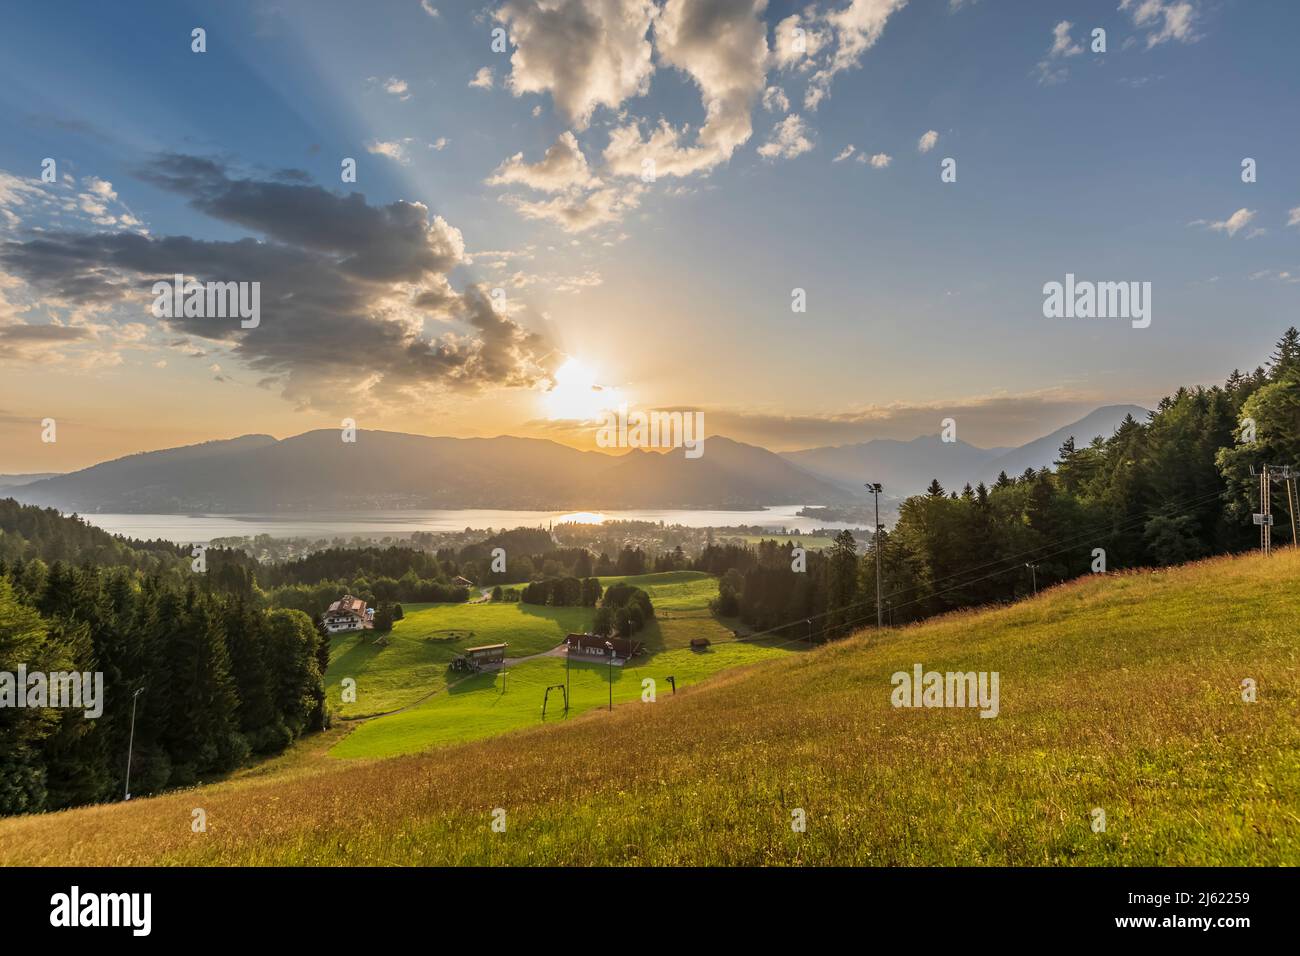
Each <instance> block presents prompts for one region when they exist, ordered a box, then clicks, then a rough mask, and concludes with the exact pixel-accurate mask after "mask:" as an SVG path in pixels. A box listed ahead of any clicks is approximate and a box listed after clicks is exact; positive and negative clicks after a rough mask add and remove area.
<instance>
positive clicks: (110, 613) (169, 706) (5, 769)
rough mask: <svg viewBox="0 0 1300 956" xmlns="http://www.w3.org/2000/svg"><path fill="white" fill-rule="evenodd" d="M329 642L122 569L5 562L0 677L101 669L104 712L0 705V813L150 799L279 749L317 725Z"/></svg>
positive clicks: (305, 624) (298, 621) (241, 605)
mask: <svg viewBox="0 0 1300 956" xmlns="http://www.w3.org/2000/svg"><path fill="white" fill-rule="evenodd" d="M328 649H329V645H328V641H327V640H326V639H325V638H324V636H323V634H321V633H320V632H319V631H318V629H317V628H316V626H315V625H314V624H313V623H312V620H311V619H310V618H309V617H307V615H305V614H302V613H301V612H299V611H287V610H263V609H258V608H255V607H253V606H251V605H249V604H248V603H246V602H244V601H243V600H241V599H239V598H236V597H231V596H225V595H217V594H213V593H210V592H207V591H203V590H200V589H198V588H197V587H196V586H195V585H194V583H192V582H191V583H188V584H184V585H178V584H174V583H169V582H167V581H165V580H164V579H163V578H162V577H160V576H159V575H155V574H149V575H146V574H143V573H142V572H140V571H137V570H135V569H133V568H131V567H129V566H119V567H110V568H98V567H94V566H92V565H89V564H87V565H84V566H82V567H75V566H73V565H70V564H68V563H66V562H64V561H55V562H54V563H53V564H50V565H47V564H46V563H45V562H44V561H43V560H41V559H39V558H34V559H31V560H22V559H19V560H17V561H14V562H12V563H10V562H6V561H0V672H8V673H11V674H12V673H15V672H17V671H18V669H19V667H20V666H21V667H23V668H25V669H26V670H27V671H28V672H29V673H30V672H33V671H42V672H46V673H50V672H68V671H76V672H86V673H89V672H100V673H102V674H103V694H104V700H103V702H102V703H103V713H102V715H101V716H99V717H98V718H95V719H87V718H86V717H85V715H84V712H83V711H81V710H75V709H62V710H55V709H33V708H30V707H15V706H7V707H2V708H0V813H23V812H35V811H40V810H57V809H60V808H62V807H69V806H75V805H77V804H82V803H91V802H95V801H99V800H105V799H109V798H111V797H115V796H117V795H119V794H120V793H121V788H122V786H123V780H124V777H125V763H126V759H127V749H128V748H127V744H128V736H129V734H130V733H131V726H130V721H131V714H132V707H131V702H132V698H133V697H134V695H135V693H136V691H140V694H139V697H138V698H137V699H136V701H135V702H136V708H135V711H136V713H135V733H134V747H133V752H134V756H133V759H132V763H131V787H132V790H133V791H134V792H136V793H151V792H155V791H157V790H162V789H165V788H167V787H174V786H183V785H186V784H191V783H194V782H195V781H197V780H200V779H203V778H204V777H208V776H211V775H215V774H220V773H223V772H225V771H228V770H231V769H233V768H235V767H238V766H240V765H241V764H242V763H244V762H245V761H247V760H248V758H249V757H250V756H253V755H268V754H273V753H277V752H279V751H280V750H283V749H284V748H285V747H286V746H288V744H289V743H291V742H292V741H293V740H294V739H296V738H297V737H298V736H299V735H301V734H302V733H304V732H306V731H308V730H311V729H316V728H319V727H321V726H322V725H323V724H324V722H325V720H326V711H325V697H324V682H323V674H324V669H325V667H326V665H327V664H328Z"/></svg>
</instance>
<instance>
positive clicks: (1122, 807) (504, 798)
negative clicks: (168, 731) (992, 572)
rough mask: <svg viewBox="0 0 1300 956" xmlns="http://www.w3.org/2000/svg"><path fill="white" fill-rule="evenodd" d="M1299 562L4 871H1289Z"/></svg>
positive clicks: (173, 801) (1148, 592) (49, 830)
mask: <svg viewBox="0 0 1300 956" xmlns="http://www.w3.org/2000/svg"><path fill="white" fill-rule="evenodd" d="M1297 575H1300V554H1296V553H1295V552H1279V553H1278V554H1277V555H1275V556H1274V557H1273V558H1272V559H1270V560H1267V561H1266V560H1264V559H1261V558H1259V557H1254V556H1251V557H1244V558H1224V559H1216V560H1212V561H1206V562H1202V563H1199V564H1195V565H1190V566H1187V567H1183V568H1176V569H1171V570H1167V571H1160V572H1149V573H1134V574H1126V575H1118V576H1094V577H1089V578H1086V579H1083V580H1080V581H1077V582H1074V583H1072V584H1069V585H1065V586H1062V587H1059V588H1055V589H1052V590H1051V591H1048V592H1045V593H1044V594H1043V595H1041V596H1040V597H1038V598H1037V599H1034V600H1032V601H1027V602H1024V603H1022V604H1019V605H1015V606H1012V607H1008V608H1002V609H996V610H989V611H980V612H969V613H963V614H957V615H953V616H950V617H946V618H943V619H939V620H935V621H931V622H928V623H925V624H921V625H917V626H913V627H909V628H905V629H901V630H895V631H886V632H884V633H882V634H873V633H871V632H863V633H861V634H859V635H857V636H855V637H854V638H851V639H849V640H847V641H844V642H841V643H839V644H835V645H830V646H827V647H825V648H822V649H820V650H817V651H814V652H811V653H808V654H803V655H799V656H798V657H796V658H783V659H780V660H775V661H771V662H768V663H763V664H758V665H754V666H752V667H749V668H742V669H740V670H737V671H731V672H728V673H726V674H723V675H720V676H719V677H717V678H715V679H713V680H712V681H709V682H706V683H704V684H702V685H700V686H698V687H695V688H692V689H689V690H686V691H684V692H682V693H679V694H677V695H676V696H675V697H673V696H669V695H663V694H661V695H660V696H659V698H658V702H657V703H654V704H629V705H625V706H623V707H620V708H617V709H615V710H614V711H613V712H612V713H605V712H599V711H597V712H593V713H591V714H589V715H587V716H585V717H582V718H579V719H577V720H574V721H571V722H569V723H567V724H566V725H564V726H562V727H539V728H536V729H533V730H526V731H520V732H516V733H513V734H508V735H505V736H502V737H497V738H494V739H490V740H483V741H478V742H474V743H468V744H464V745H458V746H453V747H449V748H445V749H440V750H438V751H436V752H434V753H431V754H425V755H416V756H411V757H401V758H395V759H390V760H381V761H374V762H368V763H351V762H349V763H347V764H346V765H345V767H344V768H343V769H327V770H319V771H316V770H313V771H304V772H301V773H298V774H297V775H285V776H282V777H278V778H262V779H248V780H241V781H235V782H229V783H225V784H220V785H217V786H214V787H210V788H206V789H203V790H200V791H196V792H188V793H179V794H172V795H167V796H162V797H158V798H152V799H146V800H139V801H133V802H132V803H130V804H117V805H112V806H104V807H94V808H88V809H81V810H73V811H67V812H63V813H56V814H49V815H45V816H42V817H34V818H27V819H13V820H7V821H0V859H2V861H3V862H6V863H77V864H110V863H119V864H121V863H126V864H131V863H136V864H143V863H162V862H166V863H243V864H269V863H298V864H333V863H349V864H354V865H357V864H374V863H413V864H442V863H517V864H539V863H570V864H574V863H664V864H666V863H711V864H764V863H804V864H830V863H837V864H877V865H883V864H922V863H931V864H972V863H985V864H988V863H1009V864H1079V863H1081V864H1119V865H1134V864H1147V865H1152V864H1283V863H1290V864H1296V863H1300V811H1298V808H1297V797H1296V794H1297V793H1300V706H1297V703H1298V701H1300V654H1298V653H1297V650H1298V645H1300V636H1298V635H1297V628H1296V626H1295V624H1296V621H1297V619H1300V595H1297V594H1296V591H1295V588H1294V584H1293V582H1294V581H1295V579H1296V577H1297ZM916 663H920V664H923V665H924V666H925V668H926V669H927V670H929V669H933V670H938V671H947V670H963V671H964V670H977V671H998V672H999V673H1000V675H1001V682H1000V690H1001V695H1000V714H999V716H998V717H997V718H996V719H988V720H986V719H981V718H980V716H979V714H978V712H977V711H975V710H968V709H943V710H941V709H928V710H906V709H895V708H894V707H892V706H891V704H890V693H891V690H892V688H891V684H890V676H891V674H893V673H894V672H896V671H900V670H901V671H910V670H911V669H912V667H913V665H914V664H916ZM1243 678H1251V679H1252V680H1254V681H1256V682H1257V685H1258V700H1257V701H1255V702H1253V703H1246V702H1244V701H1243V700H1242V696H1241V693H1240V691H1239V689H1238V688H1239V686H1240V683H1241V681H1242V680H1243ZM195 806H201V807H203V808H204V809H205V810H206V811H207V820H208V832H206V833H203V834H195V833H192V832H191V830H190V819H191V816H190V812H191V809H192V808H193V807H195ZM498 807H500V808H504V809H505V810H506V812H507V832H506V833H494V832H492V830H491V828H490V822H491V819H492V817H491V814H492V811H493V810H494V808H498ZM1094 808H1100V809H1102V810H1104V811H1105V814H1106V821H1107V826H1106V829H1105V831H1104V832H1093V831H1092V829H1091V827H1090V825H1089V821H1090V813H1091V811H1092V810H1093V809H1094ZM796 809H801V810H803V811H804V812H805V813H806V815H807V830H806V832H802V833H799V832H795V831H794V830H793V829H792V827H791V819H792V817H791V814H792V811H794V810H796Z"/></svg>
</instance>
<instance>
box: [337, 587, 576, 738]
mask: <svg viewBox="0 0 1300 956" xmlns="http://www.w3.org/2000/svg"><path fill="white" fill-rule="evenodd" d="M402 610H403V611H404V612H405V615H406V616H405V617H403V618H402V620H400V621H397V622H396V623H395V624H394V625H393V629H392V631H391V632H390V633H389V634H388V635H387V638H388V641H387V643H386V644H377V643H375V637H376V635H375V632H374V631H361V632H359V633H344V634H336V635H335V636H334V637H333V639H332V640H331V641H330V666H329V670H328V671H327V672H326V675H325V692H326V694H327V696H328V699H329V701H330V703H331V705H332V706H333V707H334V709H335V713H336V714H337V715H338V716H340V717H342V718H344V719H351V718H355V717H369V716H371V715H373V714H383V713H388V712H389V711H392V710H396V709H398V708H399V707H406V706H408V705H410V704H413V703H415V702H416V701H418V700H420V699H421V698H422V697H424V696H426V695H427V694H429V693H431V692H432V691H439V690H442V689H443V688H445V687H446V686H447V680H448V678H449V676H450V674H449V671H448V665H449V664H450V663H451V660H452V658H453V657H455V656H456V655H457V654H459V653H461V652H462V651H463V650H464V649H465V648H467V647H477V646H479V645H482V644H500V643H502V642H508V643H509V644H510V648H509V650H508V653H509V654H510V656H512V657H526V656H528V655H530V654H539V653H541V652H542V651H547V650H550V649H551V648H552V647H555V645H557V644H559V643H560V642H561V641H563V640H564V635H566V634H568V633H570V632H572V631H585V630H586V629H587V628H588V627H589V626H590V624H591V618H592V615H593V613H594V612H593V611H592V609H591V608H582V607H538V606H537V605H534V604H518V603H514V604H490V603H489V604H409V605H404V606H403V608H402ZM345 677H351V678H352V679H354V680H355V681H356V682H357V688H356V689H357V699H356V701H355V703H342V698H341V694H340V685H341V683H342V681H343V678H345Z"/></svg>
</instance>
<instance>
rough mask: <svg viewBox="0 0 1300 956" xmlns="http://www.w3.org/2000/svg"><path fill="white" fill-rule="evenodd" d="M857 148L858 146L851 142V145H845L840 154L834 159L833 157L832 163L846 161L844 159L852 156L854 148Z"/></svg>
mask: <svg viewBox="0 0 1300 956" xmlns="http://www.w3.org/2000/svg"><path fill="white" fill-rule="evenodd" d="M855 148H856V147H854V145H853V144H852V143H849V145H847V146H845V147H844V148H843V149H842V150H840V152H839V155H838V156H836V157H835V158H834V159H832V160H831V162H832V163H842V162H844V160H846V159H848V158H849V157H850V156H852V155H853V150H854V149H855Z"/></svg>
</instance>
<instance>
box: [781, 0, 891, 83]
mask: <svg viewBox="0 0 1300 956" xmlns="http://www.w3.org/2000/svg"><path fill="white" fill-rule="evenodd" d="M906 5H907V0H849V4H848V6H846V7H844V8H843V9H842V10H836V11H833V12H831V13H827V14H825V16H824V17H823V19H824V21H825V23H826V25H827V26H828V27H829V28H830V32H831V34H832V35H833V36H834V41H835V42H834V46H833V48H830V53H829V55H828V56H827V57H826V58H825V59H824V60H823V61H822V63H821V65H820V66H819V68H818V69H817V71H816V72H815V73H814V74H813V75H812V78H811V79H810V80H809V85H808V89H807V91H806V92H805V94H804V106H805V107H806V108H807V109H816V108H817V105H818V104H819V103H820V102H821V101H822V100H823V99H825V97H826V96H828V95H829V94H830V86H831V81H832V80H833V79H834V78H835V76H836V75H837V74H839V73H841V72H842V71H844V70H848V69H852V68H854V67H857V66H858V65H859V64H860V63H861V62H862V55H863V54H864V53H866V52H867V51H868V50H869V49H871V48H872V47H873V46H875V45H876V41H877V40H879V39H880V37H881V35H882V34H883V33H884V32H885V24H886V23H888V22H889V18H890V17H891V16H893V15H894V14H895V13H896V12H897V11H899V10H901V9H903V7H905V6H906ZM828 47H830V45H829V44H828Z"/></svg>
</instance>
